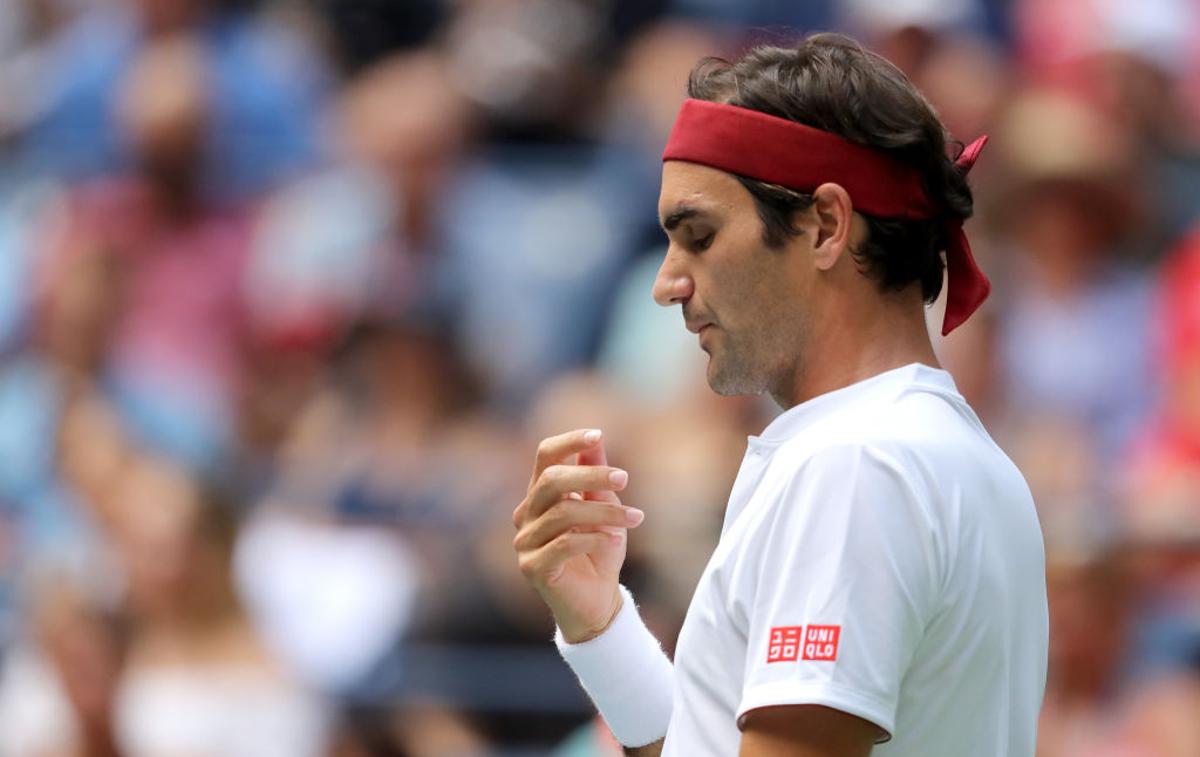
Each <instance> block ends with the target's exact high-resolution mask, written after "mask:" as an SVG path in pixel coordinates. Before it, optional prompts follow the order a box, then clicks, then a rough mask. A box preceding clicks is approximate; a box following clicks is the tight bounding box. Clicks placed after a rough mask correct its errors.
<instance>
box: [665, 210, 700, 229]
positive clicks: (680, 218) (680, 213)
mask: <svg viewBox="0 0 1200 757" xmlns="http://www.w3.org/2000/svg"><path fill="white" fill-rule="evenodd" d="M699 215H703V212H702V211H701V210H700V209H699V208H694V207H692V206H690V205H682V206H680V207H678V208H676V209H675V210H674V211H672V212H671V213H670V214H668V215H667V216H666V217H665V218H663V219H662V227H663V230H664V231H674V230H675V227H677V226H679V224H681V223H683V222H684V221H686V220H687V219H689V218H693V217H695V216H699Z"/></svg>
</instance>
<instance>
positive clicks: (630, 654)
mask: <svg viewBox="0 0 1200 757" xmlns="http://www.w3.org/2000/svg"><path fill="white" fill-rule="evenodd" d="M620 591H621V599H622V600H623V601H622V603H621V609H620V611H619V612H618V613H617V617H615V618H613V621H612V623H610V624H609V626H608V628H607V629H605V631H604V633H602V634H600V635H599V636H597V637H596V638H594V639H589V640H587V641H585V642H582V643H579V644H569V643H567V641H566V640H565V639H564V638H563V635H562V631H561V630H558V629H555V632H554V643H555V645H556V646H558V651H559V653H560V654H562V656H563V659H564V660H566V661H567V664H568V665H570V666H571V670H573V671H575V675H576V676H578V678H579V683H580V684H582V685H583V690H584V691H586V692H587V694H588V696H589V697H591V698H592V702H593V703H595V705H596V709H597V710H599V711H600V714H601V715H603V716H604V720H605V722H607V723H608V727H609V729H610V730H612V732H613V736H616V738H617V741H619V742H620V743H621V744H622V746H628V747H639V746H646V745H647V744H652V743H654V742H655V741H658V740H659V739H661V738H662V737H663V736H665V735H666V733H667V723H668V722H669V721H670V720H671V703H672V699H673V697H674V692H673V689H674V668H673V667H672V665H671V661H670V660H668V659H667V655H666V653H664V652H663V649H662V646H661V645H660V644H659V643H658V639H656V638H654V635H653V634H652V633H650V629H648V628H646V625H645V624H644V623H643V622H642V618H641V616H640V615H638V612H637V608H636V607H635V606H634V604H633V595H631V594H630V593H629V590H628V589H626V588H625V587H624V586H622V587H620Z"/></svg>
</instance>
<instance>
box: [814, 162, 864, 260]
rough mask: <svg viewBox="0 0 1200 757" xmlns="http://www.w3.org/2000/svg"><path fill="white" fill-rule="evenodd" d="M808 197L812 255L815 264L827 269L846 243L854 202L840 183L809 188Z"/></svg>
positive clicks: (852, 218) (838, 257)
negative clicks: (810, 200) (813, 235)
mask: <svg viewBox="0 0 1200 757" xmlns="http://www.w3.org/2000/svg"><path fill="white" fill-rule="evenodd" d="M812 197H813V204H812V211H813V215H814V216H815V218H816V221H817V227H816V229H815V232H816V238H815V240H814V247H813V256H814V259H815V262H816V264H817V268H818V269H819V270H822V271H828V270H829V269H830V268H833V266H834V265H835V264H836V263H837V262H838V260H839V259H840V258H841V256H842V253H843V252H845V250H846V248H847V247H849V246H850V231H851V227H852V225H853V223H854V204H853V203H851V202H850V193H849V192H847V191H846V189H845V188H844V187H843V186H842V185H840V184H832V183H826V184H822V185H821V186H819V187H817V188H816V189H814V190H813V193H812Z"/></svg>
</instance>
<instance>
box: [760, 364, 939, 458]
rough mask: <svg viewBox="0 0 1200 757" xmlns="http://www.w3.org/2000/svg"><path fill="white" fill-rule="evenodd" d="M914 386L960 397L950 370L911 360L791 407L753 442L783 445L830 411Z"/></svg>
mask: <svg viewBox="0 0 1200 757" xmlns="http://www.w3.org/2000/svg"><path fill="white" fill-rule="evenodd" d="M914 388H919V389H925V390H928V391H933V392H936V393H939V394H950V395H952V396H955V397H958V396H960V395H959V393H958V388H957V387H956V386H955V384H954V379H953V378H952V377H951V376H950V374H949V373H947V372H946V371H944V370H942V369H940V368H933V367H930V366H928V365H924V364H922V363H909V364H908V365H905V366H901V367H900V368H893V369H891V370H889V371H884V372H883V373H878V374H876V375H874V376H871V377H870V378H866V379H863V380H862V381H858V382H855V383H853V384H850V385H849V386H844V387H842V388H841V389H834V390H833V391H831V392H826V393H825V394H822V395H819V396H816V397H813V398H812V399H810V400H808V401H806V402H801V403H800V404H799V405H795V406H793V407H790V408H788V409H787V410H784V411H783V412H782V413H780V414H779V415H778V416H776V418H775V420H773V421H771V422H770V423H769V424H767V427H766V428H765V429H763V432H762V433H761V434H759V435H758V436H751V437H750V442H751V444H752V445H754V444H756V443H757V444H768V445H776V444H780V443H782V442H785V441H787V440H788V439H791V438H792V437H794V436H796V435H797V434H799V433H801V432H802V431H803V430H804V429H805V428H807V427H809V426H810V425H812V424H813V423H814V422H815V421H817V420H819V419H821V418H824V417H825V416H827V415H829V414H830V413H833V412H837V411H839V410H842V409H844V408H847V407H850V406H854V405H857V404H858V403H859V402H860V401H861V400H863V399H864V398H865V397H868V396H870V395H872V394H875V393H877V392H886V391H889V390H890V391H892V392H894V393H895V394H896V395H897V396H898V395H899V394H900V393H901V392H903V391H906V390H910V389H914Z"/></svg>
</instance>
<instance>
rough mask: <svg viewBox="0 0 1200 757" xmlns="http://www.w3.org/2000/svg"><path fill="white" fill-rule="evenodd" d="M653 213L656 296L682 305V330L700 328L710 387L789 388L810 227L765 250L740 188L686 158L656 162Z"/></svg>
mask: <svg viewBox="0 0 1200 757" xmlns="http://www.w3.org/2000/svg"><path fill="white" fill-rule="evenodd" d="M658 211H659V218H660V221H661V222H662V224H663V228H664V229H665V230H666V232H667V235H668V237H669V238H670V245H669V247H668V248H667V254H666V257H665V259H664V260H663V263H662V266H661V268H659V271H658V277H657V279H656V280H655V282H654V299H655V301H656V302H658V304H660V305H663V306H670V305H681V306H682V309H683V317H684V320H685V322H686V324H687V327H688V329H689V330H691V331H698V332H699V341H700V347H701V349H703V350H704V351H705V352H707V353H708V355H709V362H708V383H709V386H711V387H712V389H713V391H715V392H717V393H718V394H722V395H727V396H728V395H734V394H759V393H763V392H769V393H771V394H772V395H774V396H776V397H780V396H782V395H786V393H787V391H788V389H789V385H790V382H791V381H792V380H793V377H794V376H795V375H796V372H797V369H798V367H799V363H800V360H801V358H802V353H803V346H804V342H805V335H806V333H807V331H808V326H809V322H810V320H811V319H810V317H809V315H808V311H807V309H806V307H805V303H806V302H807V301H808V299H809V297H808V295H809V293H810V291H811V288H812V285H813V282H814V279H815V272H814V269H813V266H812V265H811V264H809V263H808V261H810V260H811V256H810V255H806V254H805V252H804V251H805V249H807V248H808V247H809V246H810V245H808V241H807V237H808V233H807V232H806V231H802V232H801V234H800V235H799V236H797V237H795V238H794V239H793V240H791V241H789V242H788V243H787V244H786V245H784V246H783V247H781V248H779V249H772V248H769V247H768V246H767V245H766V243H765V242H764V241H763V227H762V221H761V220H760V219H759V216H758V211H757V208H756V206H755V203H754V198H753V197H752V196H751V195H750V193H749V192H748V191H747V190H746V188H745V187H743V186H742V185H741V183H740V182H738V180H737V179H735V178H734V177H733V176H731V175H729V174H727V173H725V172H723V171H718V170H716V169H713V168H708V167H706V166H701V165H697V164H695V163H687V162H683V161H667V162H666V163H664V164H663V179H662V192H661V195H660V196H659V203H658ZM801 228H802V229H803V228H804V226H803V224H802V225H801Z"/></svg>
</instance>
